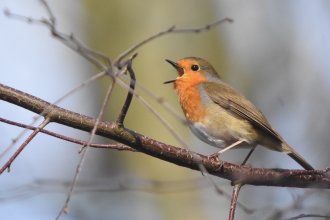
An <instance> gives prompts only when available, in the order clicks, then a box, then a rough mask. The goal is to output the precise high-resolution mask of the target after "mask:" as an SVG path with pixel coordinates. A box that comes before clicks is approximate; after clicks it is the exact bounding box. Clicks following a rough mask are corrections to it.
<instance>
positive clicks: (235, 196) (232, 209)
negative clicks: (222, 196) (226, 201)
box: [229, 182, 243, 220]
mask: <svg viewBox="0 0 330 220" xmlns="http://www.w3.org/2000/svg"><path fill="white" fill-rule="evenodd" d="M242 186H243V184H242V183H240V182H237V183H235V185H234V190H233V195H232V198H231V202H230V211H229V220H234V218H235V210H236V203H237V199H238V193H239V190H240V189H241V187H242Z"/></svg>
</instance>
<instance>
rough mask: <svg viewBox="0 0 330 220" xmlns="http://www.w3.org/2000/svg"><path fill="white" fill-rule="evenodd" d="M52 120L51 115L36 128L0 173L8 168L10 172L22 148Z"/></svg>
mask: <svg viewBox="0 0 330 220" xmlns="http://www.w3.org/2000/svg"><path fill="white" fill-rule="evenodd" d="M49 122H50V117H46V118H45V120H44V121H43V122H42V123H41V124H40V125H39V126H38V128H37V129H35V130H34V131H33V132H32V134H31V135H30V136H29V137H28V138H27V139H26V140H25V141H24V143H23V144H22V145H21V146H20V147H19V148H18V150H17V151H16V152H15V153H14V155H13V156H11V158H10V159H9V160H8V161H7V163H6V164H5V165H4V166H3V167H2V168H1V169H0V174H2V173H3V171H5V170H6V169H8V172H10V165H11V164H12V162H13V161H14V160H15V158H16V157H17V156H18V155H19V154H20V153H21V152H22V150H23V149H24V148H25V147H26V145H28V143H30V141H32V139H33V138H34V137H35V136H36V135H37V134H38V133H39V131H40V130H42V129H43V128H44V127H45V126H46V125H47V124H48V123H49Z"/></svg>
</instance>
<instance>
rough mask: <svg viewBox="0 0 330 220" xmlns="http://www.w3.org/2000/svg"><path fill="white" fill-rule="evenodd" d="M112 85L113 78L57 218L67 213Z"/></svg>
mask: <svg viewBox="0 0 330 220" xmlns="http://www.w3.org/2000/svg"><path fill="white" fill-rule="evenodd" d="M114 85H115V80H113V81H112V83H111V84H110V86H109V89H108V92H107V94H106V96H105V98H104V101H103V105H102V108H101V110H100V113H99V116H98V117H97V119H96V122H95V125H94V127H93V130H92V132H91V136H90V138H89V140H88V143H87V145H86V149H85V150H84V152H83V154H82V155H81V159H80V162H79V164H78V166H77V170H76V174H75V176H74V179H73V182H72V185H71V188H70V192H69V194H68V197H67V199H66V201H65V203H64V206H63V208H62V209H61V210H60V212H59V213H58V215H57V217H56V219H59V218H60V216H61V214H62V213H63V212H64V213H68V205H69V202H70V198H71V195H72V193H73V189H74V186H75V185H76V183H77V180H78V177H79V174H80V171H81V167H82V165H83V163H84V161H85V158H86V155H87V152H88V149H89V145H90V144H91V142H92V141H93V138H94V136H95V132H96V130H97V127H98V125H99V122H100V119H101V117H102V115H103V112H104V109H105V107H106V105H107V103H108V101H109V98H110V95H111V93H112V90H113V87H114ZM83 148H84V146H83V147H82V148H80V150H79V153H80V152H81V151H82V150H83Z"/></svg>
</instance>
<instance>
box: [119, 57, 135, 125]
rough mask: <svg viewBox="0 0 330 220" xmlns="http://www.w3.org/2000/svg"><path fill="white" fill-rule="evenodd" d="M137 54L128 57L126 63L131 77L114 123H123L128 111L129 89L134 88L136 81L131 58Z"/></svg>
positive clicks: (130, 96) (130, 98) (130, 97)
mask: <svg viewBox="0 0 330 220" xmlns="http://www.w3.org/2000/svg"><path fill="white" fill-rule="evenodd" d="M136 55H137V54H134V55H133V57H132V58H131V59H130V62H128V65H127V70H128V72H129V75H130V77H131V81H130V84H129V88H130V90H129V91H128V92H127V97H126V100H125V103H124V105H123V107H122V109H121V111H120V113H119V115H118V118H117V121H116V123H117V124H119V125H124V120H125V116H126V114H127V111H128V108H129V106H130V104H131V101H132V98H133V94H132V93H131V90H132V91H134V89H135V82H136V79H135V74H134V71H133V69H132V59H134V58H135V57H136Z"/></svg>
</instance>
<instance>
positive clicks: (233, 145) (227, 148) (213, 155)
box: [210, 140, 244, 157]
mask: <svg viewBox="0 0 330 220" xmlns="http://www.w3.org/2000/svg"><path fill="white" fill-rule="evenodd" d="M243 142H244V141H243V140H240V141H236V142H235V143H233V144H232V145H229V146H228V147H226V148H225V149H222V150H221V151H219V152H217V153H214V154H212V155H211V156H210V157H218V156H219V155H220V154H222V153H223V152H225V151H227V150H229V149H231V148H233V147H235V146H237V145H239V144H241V143H243Z"/></svg>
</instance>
